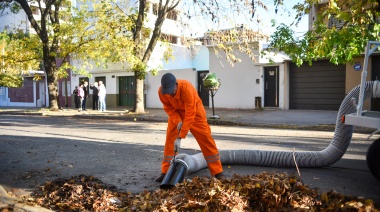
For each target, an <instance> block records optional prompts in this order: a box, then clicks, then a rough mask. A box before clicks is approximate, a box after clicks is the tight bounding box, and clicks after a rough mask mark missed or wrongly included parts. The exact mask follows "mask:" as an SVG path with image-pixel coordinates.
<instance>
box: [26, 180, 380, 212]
mask: <svg viewBox="0 0 380 212" xmlns="http://www.w3.org/2000/svg"><path fill="white" fill-rule="evenodd" d="M28 201H29V204H36V205H40V206H42V207H45V208H50V209H52V210H56V211H378V210H376V209H375V208H374V205H373V202H372V201H371V200H365V199H359V198H357V197H347V196H344V195H342V194H338V193H335V192H328V193H323V194H319V193H318V192H317V191H316V190H314V189H311V188H309V187H308V186H306V185H304V184H303V183H302V182H301V180H300V179H299V178H298V177H296V176H290V175H287V174H284V173H261V174H259V175H251V176H237V175H235V176H234V177H232V178H228V179H224V180H222V181H219V180H216V179H214V178H212V179H210V178H206V177H204V178H201V177H196V178H194V179H192V180H187V181H185V182H184V183H181V184H178V185H177V186H176V187H174V188H172V189H170V190H156V191H144V192H141V193H140V194H132V193H129V192H120V191H117V190H116V188H115V187H110V186H108V185H106V184H104V183H102V182H101V181H100V180H98V179H96V178H95V177H92V176H83V175H81V176H76V177H72V178H70V179H57V180H55V181H48V182H46V183H45V184H44V185H43V186H41V187H40V189H39V190H38V191H37V192H36V193H35V194H33V198H29V199H28Z"/></svg>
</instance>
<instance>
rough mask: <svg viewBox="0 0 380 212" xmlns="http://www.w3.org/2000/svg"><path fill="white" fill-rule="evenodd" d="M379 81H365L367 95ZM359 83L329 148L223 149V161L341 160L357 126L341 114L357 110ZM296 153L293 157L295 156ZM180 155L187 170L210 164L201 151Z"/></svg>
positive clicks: (379, 89) (321, 163)
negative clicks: (345, 120)
mask: <svg viewBox="0 0 380 212" xmlns="http://www.w3.org/2000/svg"><path fill="white" fill-rule="evenodd" d="M377 83H378V81H369V82H366V83H365V90H364V99H367V98H370V97H372V96H380V86H377ZM359 93H360V85H358V86H356V87H355V88H354V89H352V90H351V91H350V93H349V94H348V95H347V96H346V97H345V98H344V100H343V101H342V104H341V105H340V108H339V111H338V116H337V119H336V126H335V132H334V138H333V140H332V142H331V143H330V144H329V145H328V147H327V148H325V149H323V150H321V151H301V152H289V151H261V150H221V151H219V153H220V156H221V162H222V164H223V165H232V164H234V165H239V164H240V165H257V166H272V167H295V166H296V164H295V162H294V161H296V163H297V166H298V167H325V166H329V165H331V164H334V163H335V162H337V161H338V160H340V159H341V158H342V157H343V155H344V153H345V152H346V150H347V148H348V146H349V144H350V142H351V138H352V133H353V130H354V126H352V125H345V124H344V123H342V116H344V115H346V114H350V113H354V112H356V106H355V105H354V102H356V103H357V101H358V99H359ZM293 156H294V157H293ZM177 158H180V159H182V160H183V161H185V162H186V164H187V165H188V167H189V169H188V173H191V172H196V171H199V170H201V169H204V168H207V162H206V160H205V159H204V156H203V154H202V153H198V154H195V155H187V154H180V155H178V156H177Z"/></svg>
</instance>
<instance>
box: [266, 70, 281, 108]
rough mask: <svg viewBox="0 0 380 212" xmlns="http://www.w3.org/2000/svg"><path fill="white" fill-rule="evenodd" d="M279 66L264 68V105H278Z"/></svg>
mask: <svg viewBox="0 0 380 212" xmlns="http://www.w3.org/2000/svg"><path fill="white" fill-rule="evenodd" d="M278 79H279V77H278V66H273V67H265V68H264V86H265V87H264V107H278V92H279V89H278V87H279V86H278V85H279V83H278Z"/></svg>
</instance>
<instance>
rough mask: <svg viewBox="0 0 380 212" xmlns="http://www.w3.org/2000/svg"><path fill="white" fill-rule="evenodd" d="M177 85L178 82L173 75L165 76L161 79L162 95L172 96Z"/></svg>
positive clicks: (167, 74)
mask: <svg viewBox="0 0 380 212" xmlns="http://www.w3.org/2000/svg"><path fill="white" fill-rule="evenodd" d="M176 83H177V80H176V78H175V76H174V75H173V74H172V73H166V74H164V75H163V76H162V78H161V93H162V94H172V93H173V91H174V86H175V84H176Z"/></svg>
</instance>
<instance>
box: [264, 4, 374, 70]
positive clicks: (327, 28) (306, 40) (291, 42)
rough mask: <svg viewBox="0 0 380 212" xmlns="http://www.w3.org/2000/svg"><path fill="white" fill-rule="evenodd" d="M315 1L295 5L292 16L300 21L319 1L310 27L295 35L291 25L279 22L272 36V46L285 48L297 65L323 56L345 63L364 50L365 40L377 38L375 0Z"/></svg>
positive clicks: (338, 62)
mask: <svg viewBox="0 0 380 212" xmlns="http://www.w3.org/2000/svg"><path fill="white" fill-rule="evenodd" d="M318 2H319V1H316V0H305V1H304V2H303V3H299V4H297V5H296V6H295V7H294V9H296V11H297V15H296V16H295V19H296V21H299V20H300V18H301V17H302V16H304V15H307V14H309V13H312V12H313V10H311V9H312V8H315V6H316V5H318V7H319V9H318V10H317V11H318V12H317V14H316V16H315V22H314V24H313V27H312V29H311V30H309V31H308V32H307V33H305V34H304V36H302V37H300V38H297V37H296V36H295V33H294V31H292V30H291V29H290V26H286V25H281V26H279V27H278V28H277V29H276V32H275V33H274V34H273V35H272V36H271V41H270V47H271V49H272V50H278V51H283V52H285V53H286V54H288V55H289V56H290V57H291V58H292V60H293V61H295V62H296V64H297V65H301V64H302V63H303V62H308V63H309V64H311V63H312V61H314V60H317V59H322V58H328V59H329V60H330V62H331V63H334V64H345V63H347V62H352V61H353V60H354V58H355V57H357V56H360V55H361V54H362V53H363V52H364V48H365V46H366V44H367V41H378V40H380V37H379V36H380V34H379V32H380V25H379V20H380V19H379V16H380V5H379V1H378V0H366V1H337V0H330V1H328V2H327V3H325V4H321V3H319V4H318ZM278 3H281V2H278ZM296 23H297V22H296Z"/></svg>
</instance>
